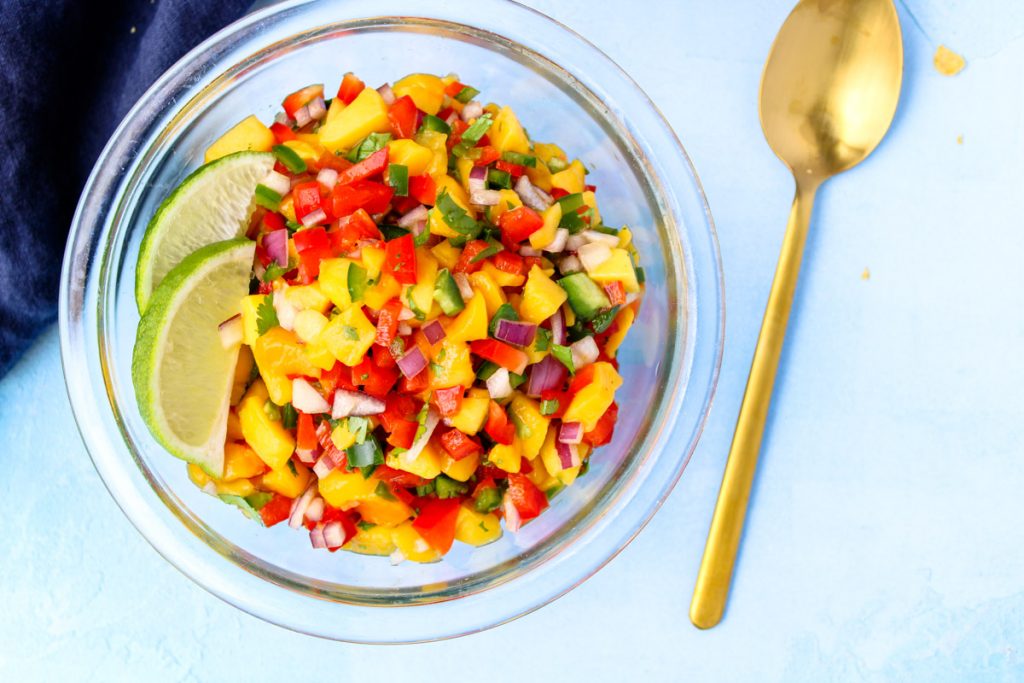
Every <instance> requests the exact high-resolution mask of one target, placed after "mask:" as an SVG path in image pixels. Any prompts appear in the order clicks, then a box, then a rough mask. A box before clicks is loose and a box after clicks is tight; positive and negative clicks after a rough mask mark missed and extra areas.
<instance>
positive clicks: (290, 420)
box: [281, 403, 299, 465]
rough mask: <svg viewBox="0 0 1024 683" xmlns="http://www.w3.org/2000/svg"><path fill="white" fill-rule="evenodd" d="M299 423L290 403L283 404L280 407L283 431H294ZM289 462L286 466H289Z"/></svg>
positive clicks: (296, 413) (297, 415)
mask: <svg viewBox="0 0 1024 683" xmlns="http://www.w3.org/2000/svg"><path fill="white" fill-rule="evenodd" d="M298 423H299V414H298V412H296V410H295V406H293V405H292V404H291V403H285V404H284V405H283V406H281V425H282V426H283V427H284V428H285V429H295V426H296V425H297V424H298ZM291 462H292V461H291V460H289V461H288V464H289V465H290V464H291Z"/></svg>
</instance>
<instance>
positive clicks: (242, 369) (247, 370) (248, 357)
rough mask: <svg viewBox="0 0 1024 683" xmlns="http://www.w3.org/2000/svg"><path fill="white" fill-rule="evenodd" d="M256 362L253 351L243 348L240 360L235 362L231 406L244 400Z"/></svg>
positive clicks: (239, 353) (239, 351)
mask: <svg viewBox="0 0 1024 683" xmlns="http://www.w3.org/2000/svg"><path fill="white" fill-rule="evenodd" d="M255 362H256V361H254V360H253V358H252V349H250V348H249V347H248V346H242V347H241V348H239V350H238V360H237V361H235V375H234V378H233V379H232V380H231V401H230V403H231V405H233V406H237V405H238V402H239V401H241V400H242V394H244V393H245V388H246V387H247V386H249V378H250V377H252V366H253V364H254V363H255Z"/></svg>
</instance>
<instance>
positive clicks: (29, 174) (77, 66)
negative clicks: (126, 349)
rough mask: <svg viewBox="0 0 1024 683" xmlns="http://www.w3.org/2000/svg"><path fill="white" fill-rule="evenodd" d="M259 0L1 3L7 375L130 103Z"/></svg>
mask: <svg viewBox="0 0 1024 683" xmlns="http://www.w3.org/2000/svg"><path fill="white" fill-rule="evenodd" d="M251 3H252V0H93V1H90V0H3V1H2V3H0V6H2V11H0V377H2V376H3V375H4V374H5V373H6V372H7V370H8V369H9V368H10V366H11V365H12V364H13V362H14V361H15V360H16V359H17V358H18V356H19V355H20V354H21V353H22V351H24V350H25V348H26V346H28V344H29V343H30V342H31V341H32V340H33V339H34V338H35V337H36V335H38V334H39V333H40V332H41V331H42V330H43V329H44V328H45V327H46V326H47V325H49V324H50V323H52V322H53V321H54V320H55V319H56V315H57V284H58V280H59V277H60V265H61V258H62V256H63V251H64V244H65V241H66V239H67V233H68V228H69V226H70V223H71V217H72V214H73V213H74V210H75V205H76V204H77V202H78V197H79V194H80V193H81V190H82V185H83V184H84V183H85V179H86V177H87V176H88V174H89V170H90V169H91V168H92V165H93V163H94V162H95V161H96V157H97V156H99V152H100V150H101V149H102V148H103V145H104V144H106V141H107V139H108V138H109V137H110V135H111V133H113V131H114V128H115V127H116V126H117V124H118V123H119V122H120V121H121V119H122V118H123V117H124V115H125V114H126V113H127V111H128V109H129V108H130V107H131V106H132V104H134V102H135V101H136V100H137V99H138V98H139V96H140V95H142V93H143V92H144V91H145V90H146V88H148V87H149V86H150V85H151V84H152V83H153V81H155V80H156V79H157V77H159V76H160V74H161V73H163V72H164V71H165V70H166V69H167V68H168V67H170V66H171V65H172V64H173V63H174V62H175V61H177V59H178V58H179V57H181V56H182V55H183V54H185V53H186V52H187V51H188V50H189V49H190V48H192V47H193V46H195V45H196V44H198V43H199V42H201V41H202V40H204V39H205V38H206V37H208V36H209V35H210V34H212V33H214V32H216V31H217V30H218V29H220V28H221V27H223V26H225V25H226V24H229V23H230V22H232V21H234V20H235V19H237V18H238V17H240V16H242V15H243V14H244V13H245V12H246V10H247V9H248V7H249V6H250V5H251Z"/></svg>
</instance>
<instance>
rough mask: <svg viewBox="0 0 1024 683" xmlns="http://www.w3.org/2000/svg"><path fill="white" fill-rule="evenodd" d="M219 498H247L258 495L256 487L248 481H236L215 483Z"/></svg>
mask: <svg viewBox="0 0 1024 683" xmlns="http://www.w3.org/2000/svg"><path fill="white" fill-rule="evenodd" d="M214 486H216V487H217V495H218V496H238V497H239V498H245V497H246V496H251V495H252V494H254V493H256V486H255V485H253V483H252V482H251V481H249V480H248V479H234V480H232V481H215V482H214Z"/></svg>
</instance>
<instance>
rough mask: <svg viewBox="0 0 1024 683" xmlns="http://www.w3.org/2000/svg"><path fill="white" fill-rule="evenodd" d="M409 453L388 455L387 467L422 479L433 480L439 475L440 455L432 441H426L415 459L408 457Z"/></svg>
mask: <svg viewBox="0 0 1024 683" xmlns="http://www.w3.org/2000/svg"><path fill="white" fill-rule="evenodd" d="M409 456H410V451H405V452H403V453H398V454H397V455H395V454H389V455H388V457H387V465H388V467H392V468H394V469H396V470H402V471H403V472H410V473H412V474H416V475H418V476H421V477H423V478H424V479H433V478H434V477H436V476H437V475H439V474H440V473H441V459H442V456H441V453H440V451H439V450H438V448H437V446H435V445H434V442H433V441H428V442H427V444H426V445H425V446H424V447H423V450H422V451H420V452H419V453H418V454H417V455H416V456H415V457H409Z"/></svg>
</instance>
